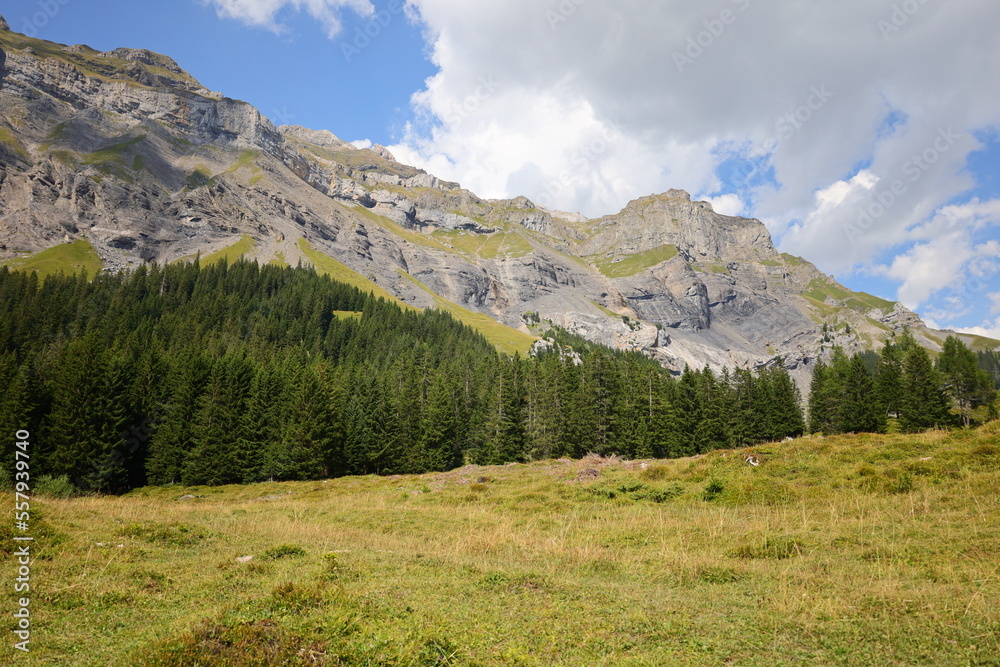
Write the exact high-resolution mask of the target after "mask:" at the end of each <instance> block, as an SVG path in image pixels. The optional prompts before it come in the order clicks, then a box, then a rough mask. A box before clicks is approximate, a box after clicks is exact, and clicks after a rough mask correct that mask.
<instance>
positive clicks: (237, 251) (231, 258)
mask: <svg viewBox="0 0 1000 667" xmlns="http://www.w3.org/2000/svg"><path fill="white" fill-rule="evenodd" d="M255 247H257V242H256V241H254V240H253V237H251V236H250V235H249V234H244V235H243V237H242V238H241V239H240V240H239V241H237V242H236V243H234V244H233V245H231V246H229V247H226V248H223V249H222V250H216V251H215V252H213V253H211V254H210V255H205V256H204V257H202V258H201V259H200V260H199V262H198V263H199V264H201V266H209V265H210V264H217V263H219V262H221V261H222V260H226V262H227V263H229V264H232V263H234V262H235V261H236V260H238V259H239V258H240V257H243V256H244V255H249V254H251V253H253V251H254V248H255Z"/></svg>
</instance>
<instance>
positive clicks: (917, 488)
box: [0, 422, 1000, 667]
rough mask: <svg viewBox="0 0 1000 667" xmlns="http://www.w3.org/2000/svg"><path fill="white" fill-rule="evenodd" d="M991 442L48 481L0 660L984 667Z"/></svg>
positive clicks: (995, 489)
mask: <svg viewBox="0 0 1000 667" xmlns="http://www.w3.org/2000/svg"><path fill="white" fill-rule="evenodd" d="M998 437H1000V423H998V422H994V423H991V424H988V425H986V426H983V427H979V428H976V429H969V430H965V429H962V430H955V431H930V432H926V433H920V434H886V435H836V436H827V437H818V436H812V437H804V438H799V439H796V440H794V441H791V442H783V443H774V444H765V445H755V446H753V447H748V448H742V449H735V450H734V449H724V450H718V451H715V452H711V453H709V454H706V455H704V456H699V457H697V458H682V459H673V460H664V461H653V462H639V461H623V460H621V459H617V458H615V457H600V456H589V457H585V458H584V459H583V460H579V461H571V460H568V459H563V460H548V461H538V462H532V463H528V464H519V465H510V466H485V467H484V466H465V467H462V468H459V469H456V470H452V471H449V472H444V473H429V474H426V475H420V476H416V475H396V476H391V477H374V476H368V477H343V478H339V479H334V480H329V481H304V482H280V483H270V482H263V483H259V484H250V485H232V486H222V487H207V486H192V487H187V486H170V487H145V488H142V489H137V490H134V491H132V492H130V493H129V494H127V495H125V496H98V495H91V496H88V497H77V498H58V497H55V495H54V492H56V491H58V489H57V488H52V486H51V485H50V486H49V487H48V488H47V489H45V491H46V492H47V493H46V495H44V496H41V497H39V498H37V499H35V502H33V503H32V509H33V513H34V512H37V517H36V521H35V525H34V534H35V536H36V541H35V542H34V543H33V544H32V554H33V555H34V556H35V559H34V561H33V563H32V572H31V574H32V575H33V576H32V584H33V585H32V601H31V614H32V623H33V628H35V629H37V635H36V634H35V633H33V639H36V640H37V643H36V642H35V641H33V642H32V645H31V649H32V655H31V656H30V658H29V660H33V661H34V662H30V663H29V662H27V661H25V658H26V657H28V656H23V655H18V654H19V652H17V651H15V650H14V649H13V647H12V644H13V642H7V643H6V644H5V645H4V646H0V663H4V662H6V663H7V664H12V665H13V664H58V665H61V666H65V667H84V666H87V667H89V666H94V665H102V666H103V665H130V666H131V665H134V666H136V667H190V666H191V665H202V666H204V667H245V666H247V665H260V666H264V665H288V666H289V667H321V666H333V665H387V666H399V667H403V666H414V665H428V666H429V665H439V666H440V665H452V666H467V667H472V666H474V665H480V666H485V665H509V666H512V667H513V666H521V667H543V666H548V665H616V666H617V665H621V666H623V667H631V666H634V667H640V666H646V665H665V666H667V665H677V666H681V665H683V666H689V665H713V666H715V665H724V664H733V665H747V666H760V667H773V666H774V665H786V664H807V665H858V666H862V665H863V666H867V665H935V666H941V667H951V666H955V667H958V666H967V665H979V666H984V667H985V666H990V665H996V658H997V656H998V655H1000V614H998V610H1000V587H998V586H996V585H995V583H996V582H995V578H996V571H997V556H998V545H1000V447H998V446H997V440H998ZM751 455H752V456H754V457H755V460H757V461H758V462H759V465H758V466H751V465H747V463H746V459H747V458H749V457H750V456H751ZM49 489H51V490H52V492H53V494H52V495H49V493H48V491H49ZM42 490H43V489H42V488H41V487H40V488H39V491H42ZM36 507H37V510H36V509H35V508H36ZM13 530H14V526H13V522H9V523H5V524H4V525H0V536H5V535H6V536H8V537H4V539H0V567H2V568H3V569H5V570H7V571H11V572H13V571H14V570H15V569H16V565H15V560H16V557H15V556H14V555H13V550H14V547H13V546H12V545H14V544H15V543H14V542H13V541H12V540H11V539H10V537H9V535H10V534H11V532H12V531H13ZM36 581H37V583H38V584H39V585H38V587H37V591H36V587H35V586H34V584H35V583H36ZM4 588H5V592H4V593H3V594H2V595H3V597H2V601H3V603H4V604H6V605H7V606H8V608H13V609H16V607H15V606H14V605H15V604H16V597H18V596H19V594H17V593H15V592H14V590H13V586H6V587H4ZM20 595H23V594H20Z"/></svg>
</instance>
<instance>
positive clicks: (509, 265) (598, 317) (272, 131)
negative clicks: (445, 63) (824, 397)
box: [0, 26, 934, 377]
mask: <svg viewBox="0 0 1000 667" xmlns="http://www.w3.org/2000/svg"><path fill="white" fill-rule="evenodd" d="M0 27H4V26H0ZM246 237H249V238H250V239H251V240H252V241H253V249H252V250H249V251H248V254H249V255H251V256H253V257H256V258H258V259H259V260H261V261H272V260H277V261H285V262H288V263H290V264H295V263H296V262H298V261H300V260H301V261H309V257H308V256H307V254H306V253H307V251H308V249H310V248H314V249H315V250H316V251H318V252H320V253H322V254H325V255H327V256H329V257H331V258H334V259H336V260H337V261H338V262H340V263H341V264H343V265H344V266H345V267H346V269H345V270H351V271H353V272H355V273H356V274H358V279H359V280H362V281H369V282H368V283H365V284H371V283H374V285H373V288H374V287H375V286H377V287H378V288H381V289H384V290H386V291H388V292H389V293H390V294H392V295H394V296H395V297H397V298H399V299H400V300H402V301H405V302H407V303H411V304H413V305H416V306H419V307H434V306H435V305H437V304H439V301H438V300H437V298H438V297H439V298H441V299H444V300H446V301H449V302H451V303H453V304H455V305H457V306H461V307H463V308H466V309H469V310H471V311H476V312H479V313H483V314H486V315H489V316H490V317H492V318H494V319H495V320H497V321H498V322H500V323H502V324H506V325H508V326H510V327H513V328H519V329H521V330H522V331H526V330H527V329H528V326H529V324H530V326H531V328H532V330H533V331H534V332H536V333H544V331H545V329H546V328H547V327H548V326H552V325H555V326H561V327H564V328H566V329H568V330H570V331H574V332H578V333H580V334H582V335H584V336H586V337H588V338H591V339H593V340H596V341H599V342H602V343H605V344H607V345H610V346H612V347H618V348H621V349H635V350H643V351H645V352H646V353H647V354H649V355H651V356H654V357H656V358H657V359H659V360H660V361H661V362H662V363H663V364H664V365H665V366H667V367H669V368H671V369H674V370H676V371H680V370H682V369H683V367H684V365H685V364H693V365H697V366H703V365H706V364H707V365H711V366H713V367H716V368H719V367H722V366H734V365H737V366H760V365H765V364H768V363H772V362H773V361H774V360H775V359H776V358H777V357H779V356H781V357H783V358H784V361H785V363H786V365H789V366H790V367H792V368H794V369H798V372H799V373H800V375H801V376H802V377H805V376H806V375H807V373H808V369H809V366H810V363H811V361H812V360H813V359H815V358H816V357H817V356H818V355H821V354H822V353H823V351H824V349H825V348H828V347H829V346H830V345H832V344H833V343H834V342H836V343H838V344H841V345H844V346H846V347H847V348H848V349H859V348H862V347H871V346H873V345H878V342H879V340H880V339H881V338H882V337H884V336H885V335H886V334H888V333H889V332H890V331H891V330H893V329H900V328H902V327H903V326H910V327H913V328H916V329H920V328H921V327H922V326H923V325H922V323H921V322H920V320H919V318H917V317H916V315H914V314H913V313H911V312H910V311H907V310H906V309H905V308H903V307H902V306H900V305H898V304H893V303H889V302H886V301H882V300H880V299H876V298H875V297H871V296H869V295H863V294H856V293H853V292H850V291H848V290H846V289H844V288H843V287H841V286H839V285H837V284H836V283H835V282H833V280H832V278H828V277H827V276H824V275H822V274H821V273H820V272H819V271H817V270H816V269H815V267H813V266H812V265H811V264H809V263H808V262H806V261H804V260H801V259H798V258H795V257H790V256H786V255H781V254H779V253H778V252H777V251H776V250H775V248H774V246H773V244H772V242H771V238H770V235H769V234H768V232H767V230H766V229H765V228H764V225H762V224H761V223H760V222H759V221H757V220H751V219H746V218H733V217H727V216H723V215H719V214H718V213H716V212H715V211H713V210H712V207H711V205H709V204H708V203H706V202H692V201H691V197H690V195H689V194H688V193H686V192H683V191H680V190H671V191H668V192H666V193H664V194H662V195H653V196H649V197H644V198H642V199H638V200H636V201H633V202H631V203H630V204H628V206H626V207H625V209H624V210H622V211H621V212H620V213H618V214H616V215H609V216H605V217H603V218H600V219H597V220H588V219H586V218H584V217H582V216H579V215H577V214H564V213H558V212H551V211H547V210H544V209H541V208H539V207H537V206H535V204H534V203H532V202H531V201H530V200H528V199H526V198H524V197H517V198H515V199H510V200H484V199H481V198H479V197H477V196H476V195H475V194H473V193H471V192H469V191H467V190H464V189H462V188H461V186H460V185H459V184H457V183H450V182H445V181H441V180H439V179H438V178H435V177H434V176H432V175H430V174H427V173H425V172H424V171H421V170H419V169H416V168H413V167H409V166H406V165H403V164H400V163H398V162H397V161H396V159H395V157H394V156H393V155H392V154H391V153H390V152H389V151H388V150H386V149H385V148H384V147H382V146H373V147H372V148H371V149H358V148H356V147H355V146H353V145H351V144H349V143H347V142H344V141H342V140H340V139H338V138H337V137H336V136H335V135H334V134H332V133H331V132H328V131H325V130H324V131H317V130H311V129H307V128H303V127H298V126H281V127H276V126H275V125H274V124H272V123H271V122H270V121H269V120H268V119H267V118H265V117H264V116H263V115H262V114H261V113H260V112H259V111H258V110H257V109H255V108H254V107H252V106H251V105H249V104H247V103H245V102H241V101H238V100H232V99H229V98H226V97H224V96H222V95H220V94H218V93H212V92H210V91H208V90H206V89H205V88H204V87H203V86H201V84H199V83H198V82H197V81H196V80H195V79H194V78H193V77H191V76H190V75H189V74H188V73H187V72H185V71H184V70H182V69H181V68H180V67H178V66H177V64H176V63H175V62H174V61H173V60H171V59H170V58H167V57H166V56H161V55H158V54H155V53H152V52H149V51H146V50H142V49H116V50H114V51H110V52H107V53H101V52H97V51H95V50H93V49H90V48H89V47H84V46H76V47H63V46H60V45H56V44H51V43H48V42H41V41H39V40H34V39H30V38H27V37H25V36H23V35H19V34H17V33H13V32H10V31H9V30H3V31H0V259H3V258H12V257H14V256H16V255H18V254H19V253H25V252H34V251H40V250H43V249H45V248H48V247H51V246H54V245H56V244H59V243H63V242H64V241H66V240H73V239H80V238H83V239H87V240H88V241H89V242H90V243H91V244H92V245H93V246H94V247H95V249H96V250H97V251H98V253H99V254H100V256H101V258H102V260H103V262H104V265H105V267H106V270H117V269H120V268H124V267H128V266H136V265H140V264H142V263H145V262H169V261H174V260H176V259H178V258H181V257H190V256H194V255H195V253H198V252H201V253H202V255H206V254H208V253H210V252H213V251H215V250H218V249H220V248H223V247H227V246H231V245H233V244H234V243H236V242H237V241H239V240H240V239H243V238H246ZM528 313H530V314H532V316H531V317H528V316H527V315H526V314H528ZM824 325H825V328H824ZM926 341H927V343H928V344H929V345H934V342H933V339H931V338H930V337H927V338H926Z"/></svg>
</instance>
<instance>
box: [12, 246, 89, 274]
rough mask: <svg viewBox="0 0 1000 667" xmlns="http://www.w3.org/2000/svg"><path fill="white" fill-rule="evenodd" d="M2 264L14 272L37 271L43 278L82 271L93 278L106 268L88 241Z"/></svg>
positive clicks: (17, 258)
mask: <svg viewBox="0 0 1000 667" xmlns="http://www.w3.org/2000/svg"><path fill="white" fill-rule="evenodd" d="M0 264H2V265H3V266H7V267H9V268H10V269H11V270H13V271H36V272H37V273H38V275H39V277H41V278H44V277H45V276H49V275H55V274H58V273H65V274H67V275H68V274H73V273H79V272H80V271H81V270H84V271H86V272H87V275H88V276H89V277H91V278H93V277H94V276H96V275H97V274H98V273H100V272H101V269H103V268H104V262H102V261H101V257H100V256H99V255H98V254H97V251H96V250H94V246H92V245H91V244H90V241H88V240H87V239H77V240H75V241H73V242H72V243H60V244H59V245H57V246H53V247H51V248H49V249H47V250H42V251H41V252H38V253H35V254H34V255H30V256H28V257H16V258H14V259H8V260H4V261H3V262H0Z"/></svg>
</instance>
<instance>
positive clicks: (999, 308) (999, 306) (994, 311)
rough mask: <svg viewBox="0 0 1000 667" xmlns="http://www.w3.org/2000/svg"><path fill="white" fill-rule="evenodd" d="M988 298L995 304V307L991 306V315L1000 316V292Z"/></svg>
mask: <svg viewBox="0 0 1000 667" xmlns="http://www.w3.org/2000/svg"><path fill="white" fill-rule="evenodd" d="M987 296H989V298H990V301H992V302H993V305H992V306H990V315H998V314H1000V292H993V293H992V294H988V295H987Z"/></svg>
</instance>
